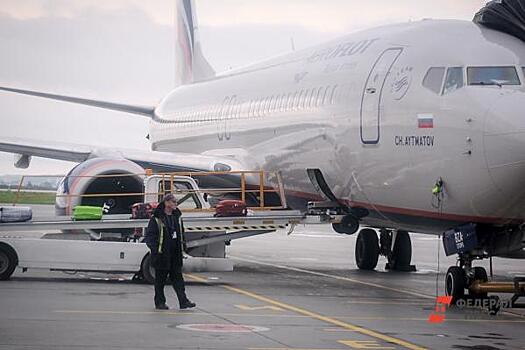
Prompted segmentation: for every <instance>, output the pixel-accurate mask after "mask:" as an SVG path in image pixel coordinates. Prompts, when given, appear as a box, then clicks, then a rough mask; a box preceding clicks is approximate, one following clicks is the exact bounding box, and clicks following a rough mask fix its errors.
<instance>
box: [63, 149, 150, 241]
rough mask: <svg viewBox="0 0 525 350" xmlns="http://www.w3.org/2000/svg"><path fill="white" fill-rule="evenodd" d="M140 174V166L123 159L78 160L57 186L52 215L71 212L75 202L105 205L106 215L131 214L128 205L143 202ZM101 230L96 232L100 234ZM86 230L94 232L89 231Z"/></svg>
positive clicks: (141, 170) (142, 170) (143, 171)
mask: <svg viewBox="0 0 525 350" xmlns="http://www.w3.org/2000/svg"><path fill="white" fill-rule="evenodd" d="M144 173H145V170H144V169H143V168H142V167H141V166H139V165H137V164H136V163H133V162H131V161H129V160H126V159H107V158H95V159H90V160H87V161H85V162H82V163H80V164H78V165H77V166H75V167H74V168H73V169H71V171H69V173H68V174H67V175H66V176H65V177H64V178H63V179H62V181H61V183H60V185H59V187H58V189H57V197H56V202H55V212H56V215H58V216H61V215H73V208H74V207H75V206H77V205H91V206H98V207H102V206H104V205H106V206H107V207H109V211H108V214H128V213H131V205H132V204H134V203H137V202H142V201H143V197H144V196H143V194H142V193H143V192H144V190H143V186H144ZM122 194H126V195H122ZM101 231H103V230H97V232H96V234H97V235H99V236H100V232H101ZM128 231H129V229H128ZM87 232H88V233H90V234H91V236H92V237H93V236H94V235H95V233H94V232H92V230H88V231H87ZM121 233H123V234H126V233H127V232H121Z"/></svg>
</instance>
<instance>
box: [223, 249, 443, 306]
mask: <svg viewBox="0 0 525 350" xmlns="http://www.w3.org/2000/svg"><path fill="white" fill-rule="evenodd" d="M230 257H231V258H232V259H235V260H240V261H246V262H250V263H254V264H259V265H266V266H272V267H277V268H279V269H284V270H290V271H296V272H302V273H307V274H310V275H316V276H322V277H329V278H333V279H336V280H340V281H346V282H352V283H358V284H362V285H365V286H369V287H375V288H379V289H384V290H388V291H392V292H397V293H403V294H408V295H412V296H416V297H418V298H425V299H432V300H436V297H435V296H432V295H427V294H423V293H418V292H413V291H410V290H406V289H399V288H394V287H388V286H385V285H382V284H379V283H372V282H365V281H360V280H356V279H354V278H349V277H343V276H337V275H330V274H328V273H323V272H317V271H311V270H305V269H300V268H297V267H291V266H286V265H277V264H271V263H267V262H262V261H258V260H252V259H246V258H241V257H238V256H230Z"/></svg>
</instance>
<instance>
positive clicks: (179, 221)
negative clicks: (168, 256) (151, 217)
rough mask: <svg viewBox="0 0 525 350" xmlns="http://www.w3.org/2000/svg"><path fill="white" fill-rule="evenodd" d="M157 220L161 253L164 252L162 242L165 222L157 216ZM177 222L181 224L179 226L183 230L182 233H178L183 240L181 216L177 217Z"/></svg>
mask: <svg viewBox="0 0 525 350" xmlns="http://www.w3.org/2000/svg"><path fill="white" fill-rule="evenodd" d="M155 221H157V226H158V227H159V250H158V252H159V254H162V243H163V242H164V227H165V226H164V223H163V222H162V220H161V219H160V218H157V217H156V218H155ZM177 222H178V224H179V228H180V230H181V232H180V233H177V234H180V235H181V236H180V239H181V241H182V220H181V218H180V216H179V217H178V218H177Z"/></svg>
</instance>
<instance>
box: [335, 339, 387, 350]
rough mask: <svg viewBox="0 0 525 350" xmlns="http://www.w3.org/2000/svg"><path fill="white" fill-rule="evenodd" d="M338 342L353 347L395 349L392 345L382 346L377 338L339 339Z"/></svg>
mask: <svg viewBox="0 0 525 350" xmlns="http://www.w3.org/2000/svg"><path fill="white" fill-rule="evenodd" d="M338 343H341V344H344V345H347V346H349V347H351V348H352V349H395V348H394V347H392V346H382V345H380V344H379V343H378V342H376V341H375V340H339V341H338Z"/></svg>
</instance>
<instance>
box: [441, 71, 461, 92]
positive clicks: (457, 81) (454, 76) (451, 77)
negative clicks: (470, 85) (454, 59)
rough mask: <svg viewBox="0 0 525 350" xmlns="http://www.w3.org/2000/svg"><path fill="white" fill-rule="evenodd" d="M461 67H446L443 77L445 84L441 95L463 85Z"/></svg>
mask: <svg viewBox="0 0 525 350" xmlns="http://www.w3.org/2000/svg"><path fill="white" fill-rule="evenodd" d="M463 85H464V82H463V68H461V67H450V68H449V69H447V78H446V79H445V86H444V87H443V95H445V94H449V93H451V92H454V91H456V90H457V89H459V88H461V87H463Z"/></svg>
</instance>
